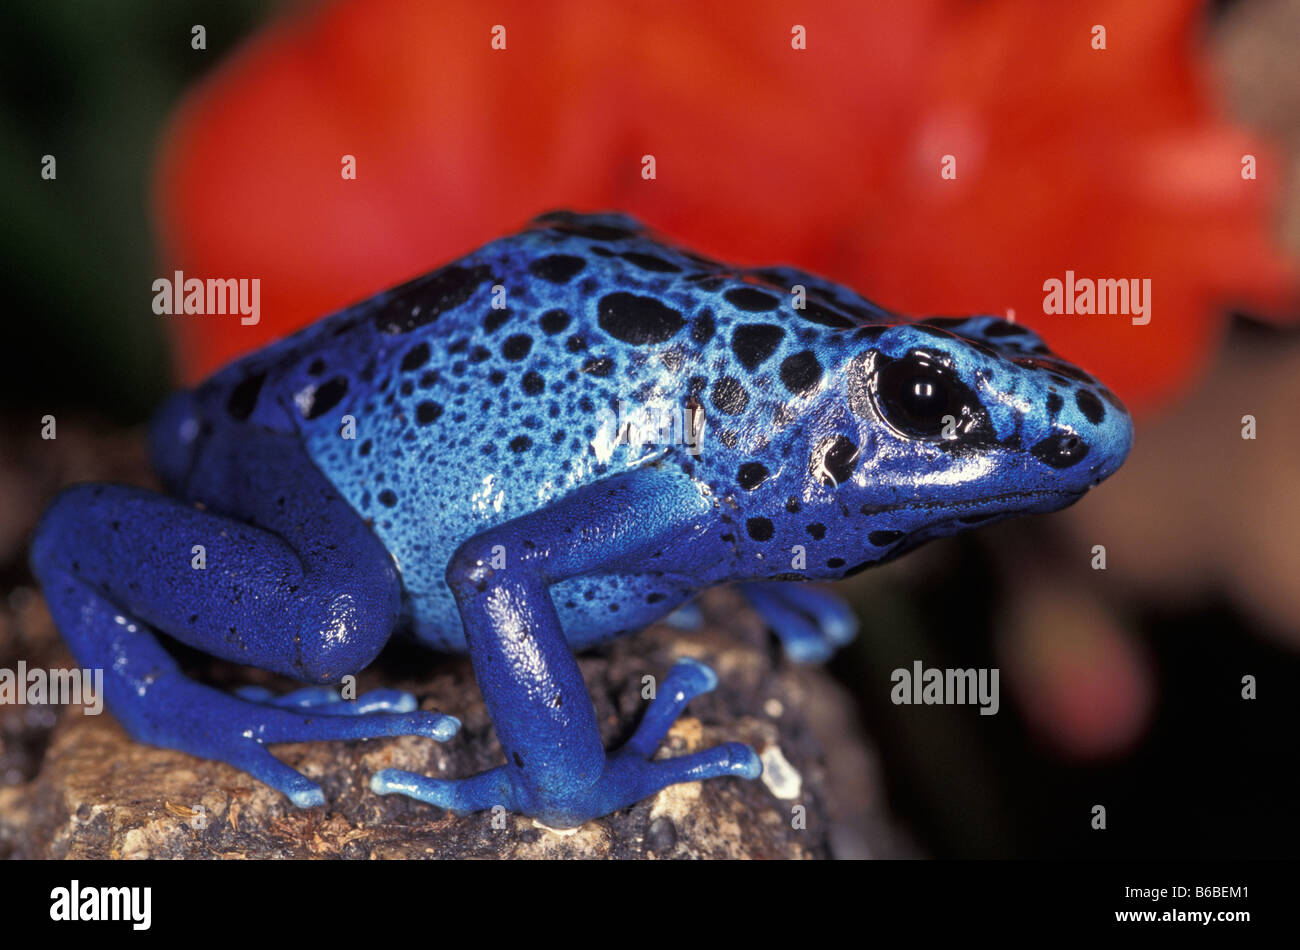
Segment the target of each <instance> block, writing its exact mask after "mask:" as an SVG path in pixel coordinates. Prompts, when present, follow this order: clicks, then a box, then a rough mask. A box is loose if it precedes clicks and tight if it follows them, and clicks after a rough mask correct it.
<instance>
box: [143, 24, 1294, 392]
mask: <svg viewBox="0 0 1300 950" xmlns="http://www.w3.org/2000/svg"><path fill="white" fill-rule="evenodd" d="M1074 6H1075V5H1069V6H1068V7H1066V6H1064V5H1058V4H1042V3H1035V2H1032V0H1024V2H1017V0H991V2H986V3H980V4H971V3H968V2H964V0H914V2H910V3H897V4H882V5H880V6H879V8H878V9H875V10H865V9H862V7H863V5H862V4H861V3H858V2H843V3H829V4H821V5H818V7H817V9H816V10H811V11H797V12H796V11H795V10H794V9H793V8H791V7H790V5H789V4H788V3H783V2H779V0H745V2H744V3H740V2H736V3H733V4H707V5H706V4H691V5H687V4H672V5H662V4H651V3H633V2H629V3H620V4H610V5H594V4H590V3H589V2H578V0H561V2H556V3H550V4H547V5H546V6H545V8H544V9H543V8H540V7H539V5H536V4H530V3H526V2H523V0H502V2H500V3H497V4H495V5H493V7H492V8H491V10H490V11H489V12H484V11H483V10H482V8H481V6H480V5H478V4H475V3H472V2H470V0H444V2H440V3H438V4H436V5H435V4H429V3H426V2H423V0H373V2H361V0H343V2H338V3H332V4H329V5H326V6H323V7H318V8H309V9H307V10H298V11H295V12H294V13H292V14H291V15H290V16H289V17H287V18H285V19H283V20H281V21H280V22H278V23H277V24H275V25H273V26H272V27H270V28H268V29H267V30H266V31H265V32H264V33H263V34H262V35H261V36H259V37H258V38H256V39H255V41H254V42H253V43H252V44H250V45H249V46H248V47H247V48H245V49H244V50H243V52H242V53H241V54H239V55H238V56H236V57H235V58H234V59H233V60H232V61H231V62H229V63H228V64H226V66H225V67H224V68H223V69H221V70H220V71H219V72H218V73H217V74H216V75H214V76H213V77H212V78H211V79H210V80H209V81H207V82H206V83H204V84H203V85H202V86H201V87H200V88H199V89H198V90H197V91H196V92H195V94H194V95H193V97H192V98H191V99H190V100H189V101H188V102H187V103H186V104H185V106H184V108H183V109H182V110H181V111H180V113H179V114H178V115H177V117H176V120H175V122H174V124H173V125H172V127H171V129H170V130H169V134H168V136H167V139H166V142H165V146H164V149H163V155H162V165H161V174H160V176H159V179H158V182H159V189H158V198H159V201H158V207H159V212H160V214H159V217H160V221H161V227H162V232H163V238H164V242H163V243H164V247H165V255H164V257H165V261H164V263H165V265H166V267H165V270H164V272H170V270H171V269H172V268H176V267H179V268H182V269H184V270H185V271H186V272H187V273H188V274H189V275H191V276H198V275H203V276H225V277H254V276H256V277H260V278H262V313H263V318H262V322H261V324H260V325H259V326H256V327H242V326H239V325H238V321H234V322H231V321H224V320H223V318H220V317H217V318H210V317H177V318H173V319H175V321H176V327H177V331H178V343H179V353H180V357H181V364H182V369H183V373H184V375H185V377H186V378H187V380H190V381H193V380H194V379H195V378H196V377H198V376H201V375H202V374H204V373H206V372H208V371H210V370H212V369H213V368H215V367H216V366H217V365H219V364H221V363H223V362H225V361H226V360H228V359H229V358H231V357H233V356H235V355H237V354H239V353H242V352H246V351H247V350H249V349H252V348H254V347H255V346H257V345H260V344H261V343H263V342H265V341H266V340H267V339H269V338H272V337H277V336H281V335H283V334H284V333H286V332H288V331H290V330H292V329H295V328H297V327H299V326H301V325H303V324H305V323H307V322H309V321H311V320H312V319H314V318H316V317H318V316H320V315H322V314H324V313H326V312H328V311H330V310H332V309H335V308H338V307H341V306H343V305H346V304H348V303H350V302H352V301H354V300H357V299H359V298H362V297H364V296H366V295H368V294H370V293H372V292H374V291H376V290H379V289H381V288H383V287H385V286H388V285H390V284H392V283H395V282H397V281H399V280H401V279H403V278H406V277H410V276H412V275H414V274H417V273H419V272H422V271H425V270H428V269H430V268H432V267H434V266H436V265H438V264H441V263H444V262H446V261H448V260H451V259H452V258H454V257H456V256H458V255H459V254H461V253H464V252H466V251H468V250H470V249H472V248H473V247H475V246H477V245H478V244H480V243H482V242H484V241H487V240H490V239H492V238H494V237H497V236H500V235H501V234H503V233H506V232H507V231H509V230H511V229H513V228H515V227H517V226H519V225H520V224H521V223H522V222H523V221H525V220H526V219H527V218H529V217H531V216H532V215H533V214H535V213H537V212H539V211H542V210H546V209H548V208H554V207H573V208H580V209H597V208H618V209H621V210H626V211H628V212H630V213H632V214H635V215H637V216H639V217H641V218H642V219H644V220H646V221H647V222H649V223H650V224H652V225H654V226H656V227H658V228H659V229H661V230H662V231H664V232H666V233H667V234H668V235H670V236H671V237H673V238H676V239H678V240H680V241H682V242H683V243H686V244H687V245H689V246H693V247H696V248H698V249H700V250H701V251H703V252H705V253H708V254H711V255H713V256H717V257H721V258H722V259H724V260H734V261H736V262H738V263H749V264H757V263H775V262H781V263H791V264H795V265H798V266H801V267H804V268H807V269H809V270H813V271H816V272H820V273H823V274H826V275H827V276H830V277H832V278H835V279H837V280H840V281H842V282H844V283H846V284H849V285H851V286H853V287H854V288H856V289H858V290H859V291H861V292H862V293H864V294H865V295H866V296H868V297H871V298H872V299H874V300H877V301H878V302H880V303H882V304H884V305H886V306H889V307H892V308H894V309H897V310H900V311H902V312H906V313H915V314H921V313H960V312H979V311H985V312H995V313H1000V312H1003V311H1005V310H1009V309H1013V310H1014V311H1015V314H1016V319H1018V320H1021V321H1023V322H1025V323H1027V324H1030V325H1032V326H1034V327H1035V328H1037V329H1039V330H1040V331H1042V332H1043V333H1044V335H1045V336H1046V337H1047V339H1048V341H1049V343H1051V344H1052V345H1053V346H1054V347H1055V348H1056V349H1058V350H1060V351H1061V352H1062V353H1063V354H1065V355H1066V356H1068V357H1069V358H1071V359H1072V360H1075V361H1077V362H1078V363H1080V364H1081V365H1083V366H1085V367H1087V368H1088V369H1089V370H1090V371H1092V372H1095V373H1096V374H1097V375H1098V376H1100V377H1101V378H1102V379H1103V380H1104V381H1106V382H1107V383H1108V384H1110V385H1111V386H1112V387H1113V388H1114V389H1116V391H1117V392H1118V393H1119V394H1120V396H1121V397H1122V398H1124V399H1125V400H1126V401H1128V402H1129V403H1130V404H1132V405H1134V406H1136V407H1137V408H1139V409H1140V408H1143V407H1147V406H1150V405H1153V404H1155V403H1156V402H1158V401H1159V400H1162V399H1165V398H1168V397H1170V396H1172V395H1175V394H1176V393H1178V392H1179V390H1180V389H1182V388H1183V387H1185V386H1186V385H1187V384H1188V383H1189V382H1190V381H1191V379H1192V378H1193V377H1194V376H1195V374H1196V373H1197V372H1198V371H1199V369H1200V368H1201V367H1202V365H1203V364H1204V363H1205V362H1206V360H1207V358H1208V356H1209V354H1210V353H1211V351H1212V348H1213V347H1214V345H1215V344H1216V341H1217V338H1218V336H1219V334H1220V332H1221V330H1222V327H1223V324H1224V318H1223V307H1224V306H1226V305H1230V304H1238V305H1246V306H1250V307H1254V308H1260V309H1273V310H1278V309H1281V308H1283V307H1285V306H1287V305H1288V304H1290V303H1292V302H1294V299H1295V298H1294V294H1295V290H1296V281H1295V271H1294V270H1293V269H1292V268H1291V265H1290V264H1289V263H1288V262H1286V261H1285V260H1283V259H1282V257H1281V256H1280V254H1279V252H1278V251H1277V250H1276V248H1275V247H1274V244H1273V241H1272V240H1271V238H1270V234H1269V224H1270V222H1269V214H1270V209H1271V203H1272V201H1273V197H1274V194H1275V190H1276V188H1275V181H1276V178H1277V175H1276V173H1275V168H1276V162H1275V160H1274V158H1273V156H1272V154H1271V153H1270V152H1269V151H1268V150H1267V149H1265V148H1263V147H1262V146H1261V145H1260V144H1259V143H1258V142H1255V141H1253V140H1252V139H1251V138H1250V137H1249V136H1248V135H1246V134H1245V133H1244V132H1242V131H1241V130H1239V129H1237V128H1235V127H1234V126H1232V125H1231V124H1229V123H1227V122H1226V121H1225V120H1224V119H1223V118H1221V117H1220V116H1219V115H1218V114H1217V113H1216V111H1215V110H1214V108H1213V102H1212V99H1211V97H1210V95H1209V94H1208V92H1207V76H1206V71H1207V67H1206V65H1205V63H1204V61H1203V57H1202V56H1201V54H1200V51H1199V48H1198V39H1199V37H1198V31H1199V29H1200V24H1201V17H1202V12H1203V11H1202V5H1201V3H1199V2H1195V0H1148V2H1145V3H1140V4H1135V3H1130V2H1124V0H1111V2H1102V3H1094V4H1091V5H1090V7H1091V9H1090V10H1089V11H1086V12H1085V11H1082V10H1076V9H1074ZM593 7H596V9H593ZM497 24H500V25H503V26H504V27H505V29H506V49H505V50H504V51H502V50H494V49H493V48H492V47H491V43H490V40H491V30H492V28H493V27H494V25H497ZM796 24H799V25H801V26H803V27H805V28H806V32H807V49H806V50H795V49H793V48H792V43H791V39H792V29H793V27H794V26H795V25H796ZM1097 25H1100V26H1102V27H1104V28H1105V37H1106V48H1105V49H1104V50H1101V49H1094V48H1093V35H1094V34H1093V28H1094V26H1097ZM1246 154H1253V155H1255V156H1256V160H1257V166H1258V169H1259V179H1258V180H1244V179H1243V178H1242V174H1241V169H1242V160H1243V155H1246ZM344 155H353V156H355V158H356V163H357V177H356V180H344V179H343V177H342V176H341V174H340V169H341V161H342V157H343V156H344ZM644 155H653V156H654V159H655V165H656V178H655V179H654V180H643V179H642V177H641V168H642V165H641V162H642V156H644ZM945 155H951V156H953V157H954V159H955V168H956V178H955V179H945V178H943V177H941V176H940V168H941V161H942V157H943V156H945ZM1067 270H1073V271H1074V272H1075V273H1076V274H1077V275H1078V276H1080V277H1090V278H1139V279H1142V278H1149V279H1150V280H1151V287H1152V292H1151V298H1152V300H1151V303H1152V310H1151V313H1152V319H1151V322H1150V323H1149V324H1148V325H1146V326H1135V325H1133V324H1132V323H1131V321H1130V320H1129V319H1128V318H1126V317H1123V316H1055V315H1050V316H1049V315H1044V313H1043V298H1044V289H1043V283H1044V281H1046V280H1048V279H1050V278H1058V279H1063V278H1064V276H1065V272H1066V271H1067Z"/></svg>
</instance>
